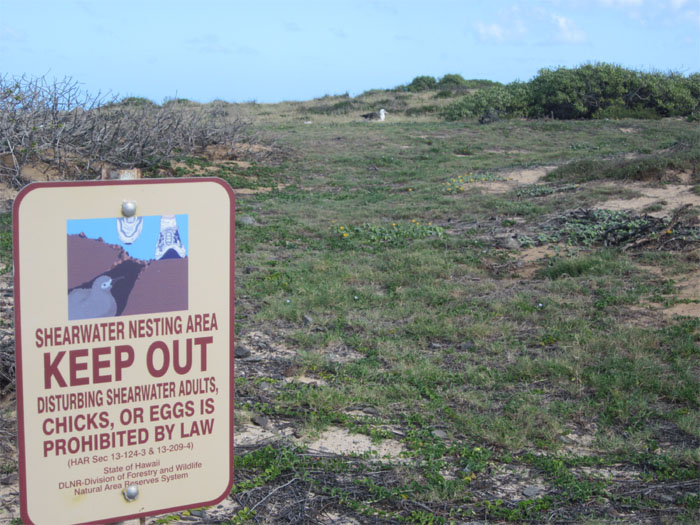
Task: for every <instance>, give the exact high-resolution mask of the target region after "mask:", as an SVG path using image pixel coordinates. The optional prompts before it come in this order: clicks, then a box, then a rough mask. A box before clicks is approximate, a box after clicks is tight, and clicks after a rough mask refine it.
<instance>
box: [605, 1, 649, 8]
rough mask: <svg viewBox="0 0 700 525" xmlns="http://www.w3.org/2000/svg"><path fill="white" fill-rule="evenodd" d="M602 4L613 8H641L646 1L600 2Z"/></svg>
mask: <svg viewBox="0 0 700 525" xmlns="http://www.w3.org/2000/svg"><path fill="white" fill-rule="evenodd" d="M599 1H600V3H601V4H603V5H607V6H612V7H640V6H641V5H642V4H643V3H644V0H599Z"/></svg>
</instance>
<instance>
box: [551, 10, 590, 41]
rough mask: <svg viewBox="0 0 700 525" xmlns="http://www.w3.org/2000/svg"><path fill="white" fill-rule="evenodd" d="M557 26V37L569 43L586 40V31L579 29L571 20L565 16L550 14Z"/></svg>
mask: <svg viewBox="0 0 700 525" xmlns="http://www.w3.org/2000/svg"><path fill="white" fill-rule="evenodd" d="M552 20H553V21H554V23H555V24H556V26H557V39H558V40H559V41H561V42H566V43H569V44H580V43H582V42H585V41H586V40H587V36H586V33H585V32H584V31H582V30H581V29H579V28H578V27H577V26H576V24H575V23H574V21H573V20H571V19H570V18H566V17H565V16H559V15H552Z"/></svg>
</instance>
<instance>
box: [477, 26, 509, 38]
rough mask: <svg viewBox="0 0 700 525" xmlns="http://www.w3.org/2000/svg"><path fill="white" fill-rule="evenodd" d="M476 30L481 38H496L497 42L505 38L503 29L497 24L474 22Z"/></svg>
mask: <svg viewBox="0 0 700 525" xmlns="http://www.w3.org/2000/svg"><path fill="white" fill-rule="evenodd" d="M476 31H477V32H478V33H479V37H480V38H481V39H482V40H496V41H498V42H503V40H505V31H504V30H503V28H502V27H501V26H499V25H498V24H488V25H486V24H484V23H482V22H478V23H477V24H476Z"/></svg>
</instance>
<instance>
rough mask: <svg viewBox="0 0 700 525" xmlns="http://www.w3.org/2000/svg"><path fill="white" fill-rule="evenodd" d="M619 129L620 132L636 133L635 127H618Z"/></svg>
mask: <svg viewBox="0 0 700 525" xmlns="http://www.w3.org/2000/svg"><path fill="white" fill-rule="evenodd" d="M620 131H622V133H637V129H636V128H620Z"/></svg>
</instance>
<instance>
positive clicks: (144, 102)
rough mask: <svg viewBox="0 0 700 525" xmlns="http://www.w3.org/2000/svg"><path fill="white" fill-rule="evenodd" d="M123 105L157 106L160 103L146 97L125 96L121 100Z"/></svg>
mask: <svg viewBox="0 0 700 525" xmlns="http://www.w3.org/2000/svg"><path fill="white" fill-rule="evenodd" d="M119 103H120V104H121V105H122V106H131V107H156V106H157V105H158V104H156V103H155V102H153V101H152V100H149V99H147V98H145V97H125V98H123V99H121V100H120V101H119Z"/></svg>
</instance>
